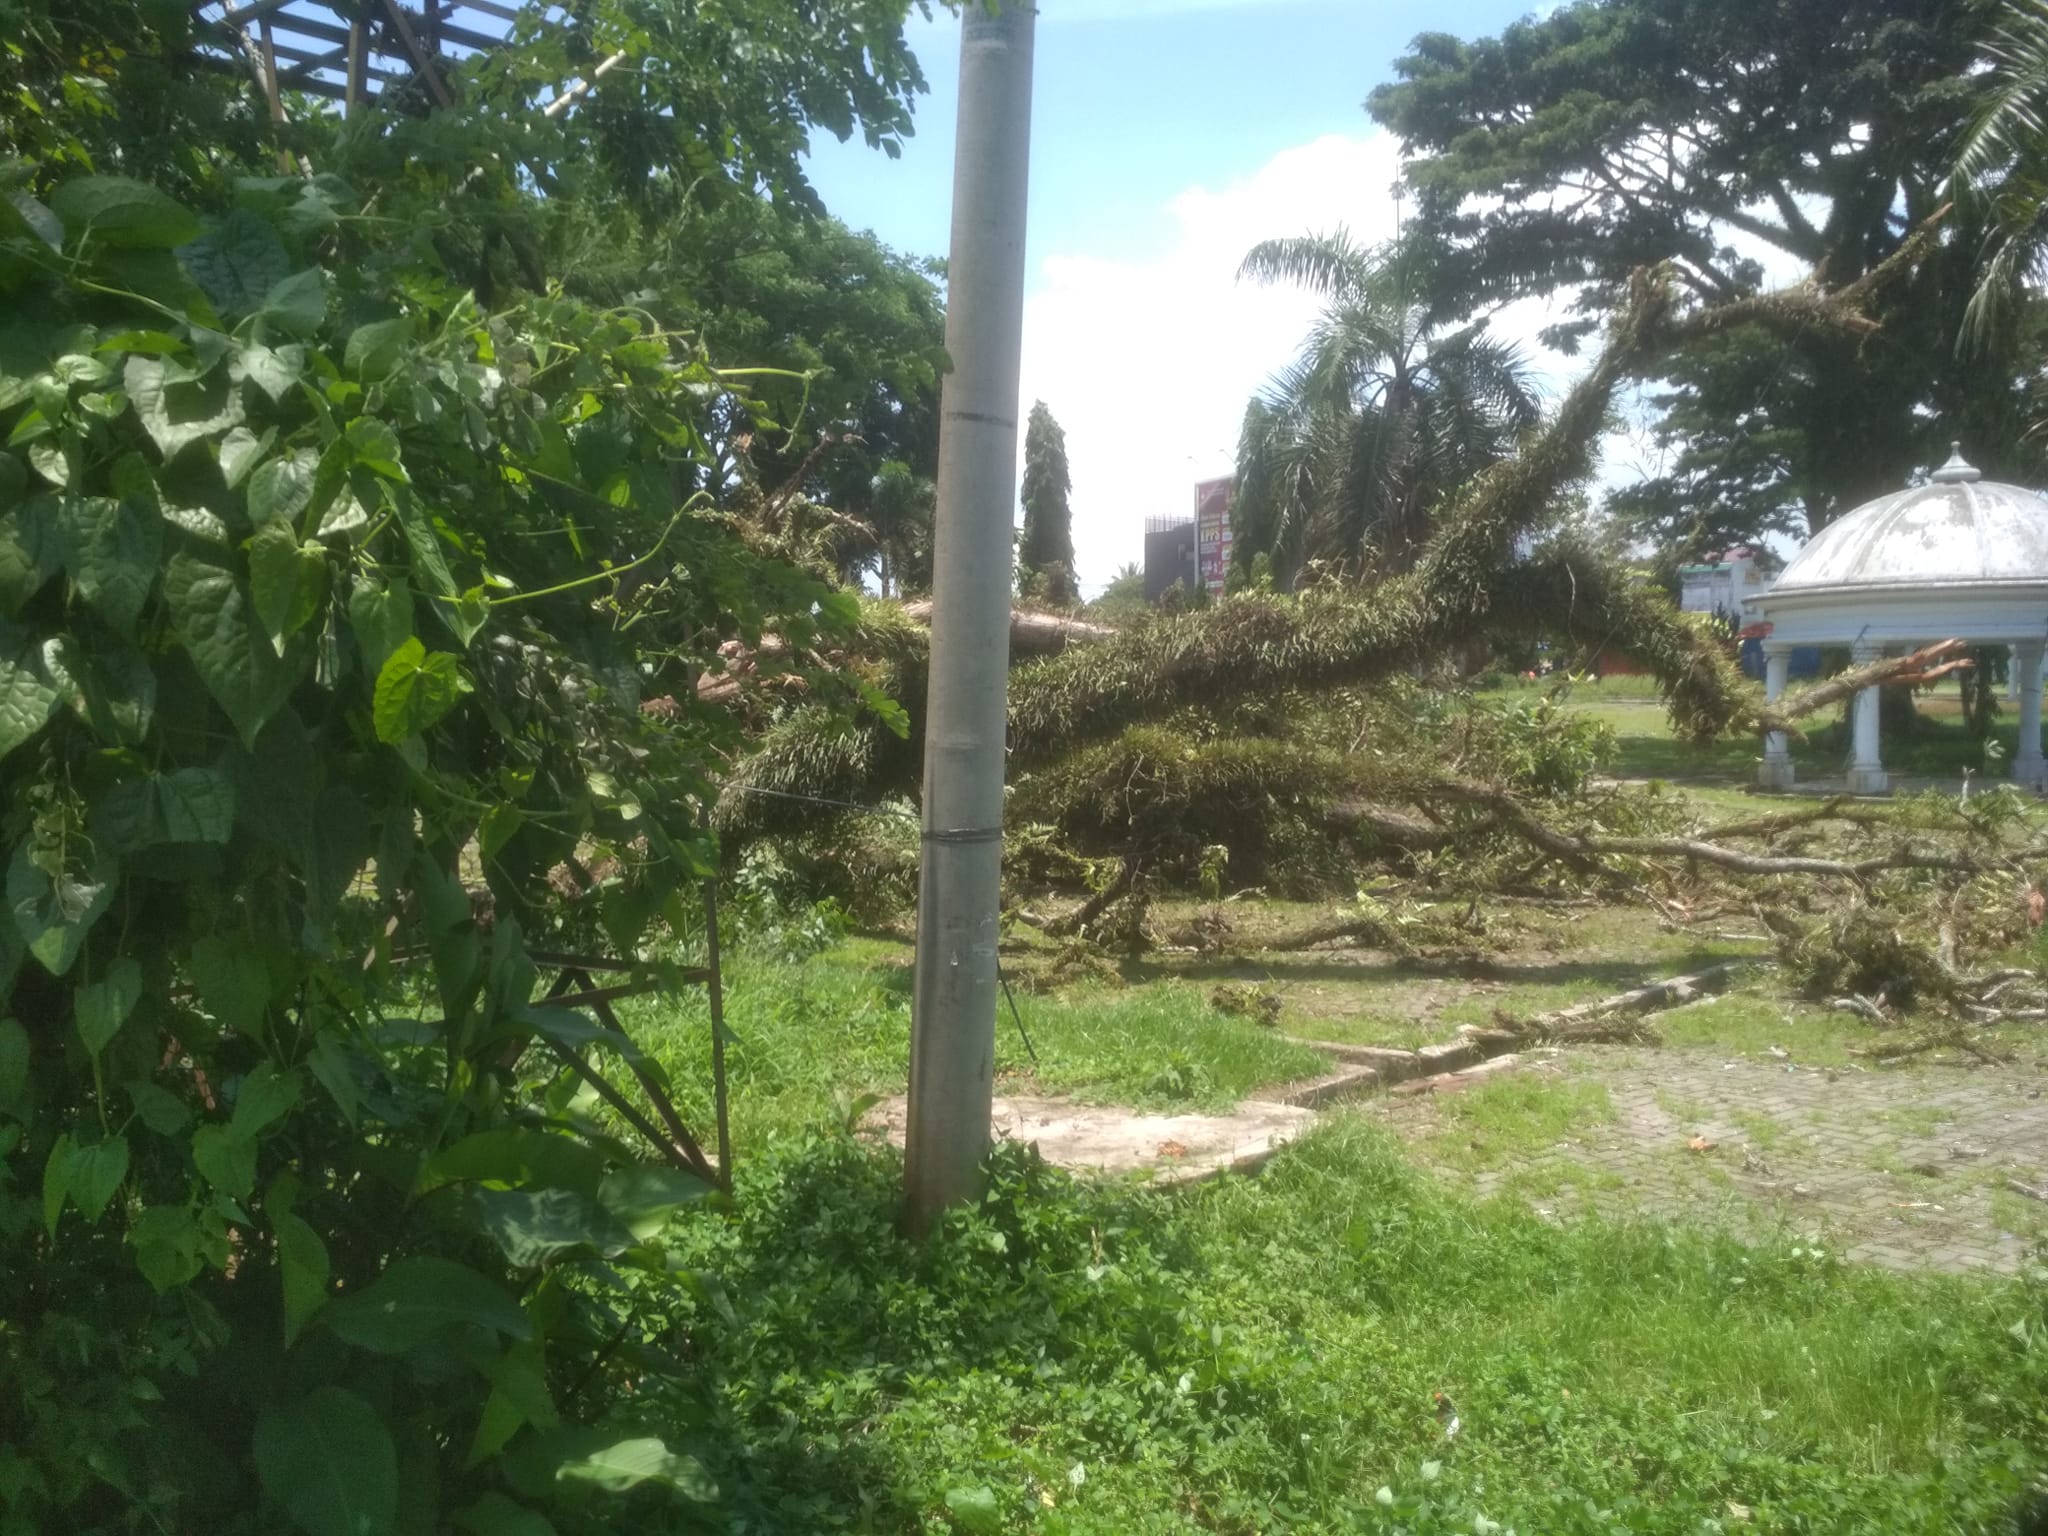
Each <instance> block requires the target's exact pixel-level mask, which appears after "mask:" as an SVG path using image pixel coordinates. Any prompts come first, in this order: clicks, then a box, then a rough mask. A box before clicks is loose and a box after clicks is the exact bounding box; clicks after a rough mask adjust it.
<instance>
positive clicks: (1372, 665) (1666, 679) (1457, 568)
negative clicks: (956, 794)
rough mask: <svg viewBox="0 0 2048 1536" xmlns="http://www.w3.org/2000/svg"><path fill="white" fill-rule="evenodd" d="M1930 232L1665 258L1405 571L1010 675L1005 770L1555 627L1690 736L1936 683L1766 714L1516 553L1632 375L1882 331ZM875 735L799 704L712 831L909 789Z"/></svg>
mask: <svg viewBox="0 0 2048 1536" xmlns="http://www.w3.org/2000/svg"><path fill="white" fill-rule="evenodd" d="M1931 238H1932V236H1931V225H1930V227H1928V228H1923V229H1922V230H1921V231H1920V232H1919V233H1918V234H1917V235H1916V236H1915V237H1914V238H1913V239H1912V240H1909V241H1908V242H1906V244H1905V245H1904V246H1902V247H1901V249H1900V251H1899V252H1898V253H1897V254H1896V255H1894V256H1893V257H1892V258H1891V259H1890V260H1888V261H1887V262H1885V263H1884V264H1882V265H1881V266H1880V267H1879V268H1877V269H1875V270H1874V271H1873V272H1871V273H1870V274H1869V275H1868V276H1866V277H1865V278H1863V279H1860V280H1859V281H1858V282H1857V283H1855V284H1852V285H1850V286H1848V287H1846V288H1842V289H1837V290H1832V291H1830V290H1826V289H1824V288H1822V287H1821V285H1820V283H1819V282H1818V280H1814V281H1809V282H1807V283H1804V284H1801V285H1799V286H1797V287H1795V288H1792V289H1788V290H1784V291H1781V292H1778V293H1773V294H1765V295H1759V296H1756V297H1753V298H1748V299H1742V300H1738V301H1735V302H1734V303H1732V304H1729V305H1724V306H1719V307H1717V308H1711V309H1706V310H1698V311H1692V312H1683V311H1681V310H1679V309H1678V307H1677V305H1676V303H1675V301H1674V298H1673V292H1672V283H1671V277H1670V274H1669V272H1668V270H1666V269H1663V268H1652V269H1646V270H1644V271H1642V272H1639V273H1638V274H1637V276H1636V278H1635V280H1634V281H1633V282H1632V284H1631V286H1630V293H1629V297H1628V301H1627V303H1626V305H1625V306H1624V308H1623V311H1622V313H1621V314H1620V315H1619V316H1618V317H1617V318H1616V320H1615V322H1614V324H1613V325H1612V326H1611V328H1610V330H1609V332H1608V335H1607V338H1606V341H1605V344H1604V345H1603V347H1602V349H1601V351H1600V353H1599V355H1598V356H1597V357H1596V358H1595V360H1594V362H1593V364H1592V366H1591V367H1590V368H1589V369H1588V370H1587V372H1586V374H1585V375H1584V376H1583V377H1581V378H1580V379H1579V380H1578V382H1577V383H1576V384H1574V385H1573V387H1572V388H1571V389H1570V390H1569V391H1568V392H1567V394H1566V395H1565V397H1564V399H1563V400H1562V401H1561V402H1560V403H1559V405H1558V407H1557V408H1556V410H1555V411H1554V412H1553V413H1552V414H1551V416H1550V417H1549V418H1548V419H1547V420H1546V421H1545V422H1544V424H1543V425H1542V426H1541V427H1539V428H1538V429H1537V430H1536V431H1535V432H1533V433H1531V434H1530V436H1529V438H1528V439H1527V440H1526V442H1525V443H1524V445H1523V446H1522V448H1521V450H1520V451H1519V452H1518V453H1517V454H1516V455H1515V456H1514V457H1513V458H1511V459H1508V460H1505V461H1503V462H1501V463H1500V464H1497V465H1495V466H1494V467H1493V468H1492V469H1490V470H1488V471H1487V472H1486V473H1485V474H1483V475H1482V476H1480V477H1479V478H1478V479H1477V480H1476V481H1475V482H1474V484H1473V485H1472V486H1471V487H1470V488H1469V490H1468V491H1467V492H1466V493H1465V494H1464V495H1463V496H1462V497H1461V498H1460V499H1459V500H1458V502H1457V503H1456V504H1455V505H1453V506H1452V507H1450V508H1449V509H1448V510H1447V511H1446V512H1445V514H1444V516H1443V517H1442V519H1441V521H1440V524H1439V528H1438V531H1437V532H1436V533H1435V534H1434V535H1433V536H1432V537H1431V539H1430V540H1429V542H1428V544H1427V545H1426V546H1425V547H1424V549H1423V552H1422V554H1421V557H1420V558H1419V560H1418V562H1417V564H1416V566H1415V568H1414V569H1413V570H1412V571H1411V572H1409V573H1408V574H1406V575H1403V576H1399V577H1395V578H1393V579H1390V580H1388V581H1385V582H1383V583H1381V584H1379V585H1378V586H1375V587H1373V588H1372V589H1370V591H1368V592H1364V593H1358V592H1351V591H1324V592H1316V593H1311V594H1308V595H1305V596H1302V597H1292V598H1289V597H1274V596H1267V595H1257V594H1248V595H1243V596H1238V597H1234V598H1228V599H1225V600H1223V601H1221V602H1219V603H1217V604H1215V605H1214V606H1212V607H1210V608H1208V609H1205V610H1200V611H1197V612H1193V613H1188V614H1183V615H1178V616H1172V617H1161V618H1158V619H1154V620H1151V621H1149V622H1146V623H1144V624H1141V625H1137V626H1133V627H1132V628H1131V629H1129V630H1128V631H1123V632H1119V633H1117V634H1116V635H1115V636H1114V637H1109V638H1104V639H1102V640H1100V641H1099V642H1098V643H1095V644H1090V645H1086V646H1079V647H1073V648H1070V649H1066V650H1064V651H1063V652H1062V653H1061V654H1059V655H1057V656H1053V657H1050V658H1047V659H1042V660H1037V661H1033V662H1029V663H1026V664H1025V665H1023V666H1020V667H1018V668H1017V669H1016V670H1015V671H1014V672H1013V673H1012V675H1011V679H1010V700H1009V703H1010V710H1009V716H1010V731H1009V739H1010V751H1011V762H1012V766H1013V768H1015V769H1023V768H1028V767H1030V766H1033V765H1035V764H1042V763H1045V762H1049V761H1051V760H1053V759H1055V758H1057V757H1059V756H1060V755H1062V754H1064V753H1067V752H1070V751H1072V750H1073V749H1074V748H1076V747H1078V746H1080V745H1082V744H1085V743H1087V742H1090V741H1100V740H1103V739H1105V738H1106V737H1109V736H1113V735H1115V734H1116V733H1118V732H1119V731H1121V730H1123V729H1124V728H1126V727H1127V726H1130V725H1132V724H1135V723H1138V722H1141V721H1145V720H1153V719H1158V718H1160V717H1161V716H1163V715H1165V714H1168V713H1170V712H1172V711H1173V710H1176V709H1179V708H1183V707H1186V706H1189V705H1213V704H1215V703H1217V702H1218V701H1222V700H1229V699H1234V698H1242V697H1245V696H1248V695H1257V694H1261V693H1274V692H1278V691H1280V690H1284V689H1287V688H1303V689H1313V688H1326V687H1335V686H1342V685H1359V684H1368V683H1372V682H1374V681H1377V680H1379V679H1382V678H1385V677H1388V676H1390V675H1392V674H1394V673H1396V672H1401V671H1405V670H1407V669H1410V668H1413V667H1415V666H1417V665H1418V664H1425V663H1427V662H1429V661H1430V660H1432V659H1434V658H1435V657H1438V656H1440V655H1442V654H1443V653H1444V652H1445V650H1446V649H1447V648H1448V647H1450V646H1451V645H1453V644H1454V643H1459V642H1463V641H1467V640H1470V639H1472V638H1474V637H1475V636H1486V635H1529V634H1547V635H1563V636H1566V637H1568V638H1569V639H1571V640H1573V641H1575V642H1578V643H1581V644H1585V645H1588V646H1591V645H1594V644H1598V643H1608V644H1614V645H1618V646H1620V647H1621V648H1622V649H1624V650H1626V651H1628V652H1629V653H1630V654H1631V655H1634V656H1636V657H1637V658H1638V659H1640V660H1641V661H1642V662H1643V663H1644V664H1646V665H1647V666H1648V667H1649V668H1650V669H1651V671H1652V672H1653V673H1654V675H1655V676H1656V677H1657V679H1658V682H1659V684H1660V686H1661V687H1662V689H1663V691H1664V693H1665V696H1666V699H1667V701H1668V703H1669V705H1670V708H1671V712H1672V716H1673V719H1674V721H1675V723H1676V724H1677V726H1678V728H1679V729H1680V730H1681V731H1682V732H1683V733H1684V734H1685V735H1686V736H1687V737H1689V738H1691V739H1696V740H1705V739H1711V738H1712V737H1714V736H1716V735H1720V734H1724V733H1726V732H1729V731H1731V730H1739V729H1745V728H1748V729H1756V728H1763V727H1768V728H1772V729H1780V728H1785V727H1787V726H1789V725H1790V724H1791V723H1792V722H1793V721H1796V720H1797V719H1799V718H1801V717H1802V715H1804V714H1806V713H1810V712H1811V711H1812V710H1813V709H1816V708H1820V707H1823V705H1824V704H1825V703H1827V702H1831V701H1832V700H1833V699H1835V698H1839V697H1840V696H1841V693H1840V691H1839V690H1841V689H1843V688H1854V687H1861V686H1869V685H1870V684H1872V683H1876V682H1882V681H1886V680H1889V679H1896V678H1908V677H1924V676H1926V675H1929V673H1930V670H1931V668H1933V667H1936V666H1942V665H1945V664H1946V661H1945V657H1946V655H1947V652H1946V651H1943V652H1942V653H1941V656H1939V657H1936V658H1934V659H1932V660H1930V659H1929V658H1928V657H1926V656H1924V655H1923V656H1919V657H1901V658H1893V659H1890V660H1887V661H1884V662H1880V663H1877V664H1875V665H1874V666H1872V667H1869V668H1864V669H1861V670H1860V671H1859V673H1858V674H1857V675H1856V676H1855V677H1854V678H1852V679H1849V680H1848V681H1847V682H1846V683H1845V682H1844V681H1843V680H1840V679H1838V680H1835V681H1834V682H1832V683H1829V684H1823V685H1821V687H1820V688H1819V689H1809V690H1806V693H1805V694H1804V695H1800V696H1794V697H1791V698H1788V699H1786V700H1783V701H1780V702H1779V703H1777V704H1776V705H1775V706H1771V707H1767V706H1766V705H1765V704H1764V702H1763V700H1762V698H1761V696H1760V692H1759V690H1758V689H1757V688H1756V687H1755V686H1754V685H1753V684H1751V683H1749V682H1748V681H1747V680H1745V679H1744V678H1742V676H1741V675H1740V673H1739V671H1738V670H1737V668H1736V667H1735V664H1734V661H1733V659H1732V657H1730V656H1729V654H1728V653H1727V651H1726V649H1725V648H1724V647H1723V645H1722V644H1721V642H1720V640H1719V637H1718V636H1717V635H1715V634H1713V633H1711V632H1710V631H1709V630H1707V629H1706V628H1705V627H1704V626H1702V625H1699V624H1697V623H1695V622H1693V621H1692V620H1690V619H1689V618H1687V617H1685V616H1682V615H1680V614H1678V613H1677V611H1676V610H1675V609H1674V608H1673V607H1672V605H1671V604H1670V602H1669V600H1668V599H1667V598H1665V597H1664V596H1663V595H1662V594H1661V593H1657V592H1654V591H1652V590H1650V589H1649V588H1648V587H1647V586H1646V585H1645V584H1643V583H1641V582H1639V581H1636V580H1634V579H1633V578H1631V577H1629V576H1628V575H1627V574H1626V573H1624V572H1622V571H1620V570H1619V569H1617V568H1615V567H1614V566H1612V565H1611V564H1608V563H1605V562H1603V561H1601V560H1599V559H1597V558H1596V557H1594V556H1593V555H1592V554H1591V553H1590V552H1588V551H1585V550H1581V549H1577V548H1574V547H1572V546H1570V545H1568V544H1553V545H1551V546H1546V547H1545V548H1543V549H1540V550H1538V551H1537V552H1536V553H1534V554H1533V555H1530V556H1527V557H1523V556H1522V555H1521V553H1520V550H1521V547H1522V546H1523V545H1525V544H1526V542H1527V540H1528V539H1529V538H1531V537H1532V536H1534V535H1536V534H1538V533H1539V532H1540V531H1541V530H1542V529H1543V528H1544V527H1545V526H1546V524H1547V523H1548V521H1549V519H1550V518H1551V516H1552V515H1553V509H1554V508H1555V507H1557V506H1559V505H1561V504H1562V503H1563V502H1564V500H1565V499H1566V497H1567V496H1568V494H1569V493H1570V492H1571V491H1572V490H1573V489H1574V488H1575V487H1577V486H1579V485H1581V484H1583V483H1584V482H1585V481H1586V479H1587V478H1588V477H1589V476H1590V475H1591V473H1592V470H1593V468H1594V455H1595V445H1596V442H1597V439H1598V436H1599V433H1600V430H1601V428H1602V426H1603V425H1604V423H1605V421H1606V419H1607V415H1608V412H1609V409H1610V407H1611V405H1612V400H1613V394H1614V391H1615V389H1616V388H1617V387H1618V386H1619V385H1620V384H1621V383H1622V382H1623V381H1624V380H1626V379H1628V378H1630V377H1635V376H1639V375H1641V374H1642V373H1644V372H1645V371H1647V370H1649V369H1650V368H1652V367H1653V366H1654V365H1655V364H1656V363H1657V361H1658V360H1659V359H1661V358H1663V357H1665V356H1668V355H1669V354H1670V353H1671V352H1672V351H1673V350H1675V349H1678V348H1681V347H1684V346H1686V345H1689V344H1691V343H1692V342H1694V341H1697V340H1699V339H1701V338H1703V337H1708V336H1712V335H1715V334H1718V333H1719V332H1721V331H1724V330H1726V329H1727V328H1729V327H1731V326H1734V325H1743V324H1768V325H1775V326H1785V327H1790V328H1793V329H1797V330H1802V331H1826V330H1835V331H1838V332H1840V333H1842V334H1845V335H1851V336H1854V335H1860V334H1862V333H1864V332H1866V331H1867V330H1868V329H1869V328H1870V325H1871V322H1870V321H1869V320H1868V318H1867V317H1866V316H1865V315H1864V314H1863V312H1862V309H1861V307H1860V306H1861V304H1862V303H1863V301H1864V300H1865V299H1867V297H1868V296H1869V294H1870V293H1871V292H1873V291H1874V290H1875V288H1876V287H1877V286H1878V285H1880V284H1881V283H1883V282H1887V281H1891V280H1893V279H1894V278H1895V277H1896V276H1897V275H1898V274H1900V273H1902V272H1904V271H1906V270H1908V269H1910V268H1911V267H1912V266H1913V265H1914V264H1916V263H1917V262H1918V261H1919V260H1921V259H1922V257H1924V255H1925V253H1926V251H1927V249H1928V248H1929V245H1930V243H1931ZM890 682H891V689H890V691H892V692H893V693H894V694H895V696H896V697H898V698H901V699H904V700H906V701H908V702H911V703H913V704H914V703H915V702H916V701H918V700H919V699H920V698H921V696H922V693H923V685H924V676H923V667H922V665H921V660H920V658H917V657H914V656H904V657H902V658H900V663H899V665H898V666H897V667H896V669H895V673H894V676H893V677H892V678H891V680H890ZM1830 690H1835V691H1830ZM819 714H820V715H821V714H822V712H819ZM882 734H885V733H883V732H882V731H881V730H880V728H879V727H878V726H876V725H873V724H864V725H860V726H856V727H854V728H851V729H846V728H843V727H840V726H837V725H834V724H832V723H830V722H827V721H824V720H823V719H821V718H816V717H808V718H807V717H806V712H804V711H798V712H796V714H795V715H794V716H793V717H792V718H790V719H789V720H787V721H786V722H784V723H783V724H781V725H780V726H778V727H777V728H776V729H775V730H774V731H772V732H771V733H770V734H769V735H768V737H767V738H766V739H765V740H764V741H763V742H762V744H761V746H760V748H759V750H757V751H756V752H754V753H753V754H752V755H750V756H749V757H747V758H745V759H743V760H742V761H741V762H739V763H738V764H736V765H735V768H734V772H733V774H732V777H731V780H730V783H731V786H732V788H733V789H734V790H735V791H736V793H734V794H733V795H731V796H729V797H727V799H726V800H725V801H723V802H722V803H721V806H720V811H719V818H720V826H721V829H722V830H723V831H725V832H726V833H727V834H728V835H731V836H737V837H744V836H747V835H754V834H759V833H764V832H772V831H779V830H789V829H791V828H793V827H796V826H799V825H801V816H802V814H803V813H802V812H800V811H798V810H797V809H796V808H795V807H793V806H792V805H791V803H790V802H787V801H780V800H776V799H773V798H771V797H769V796H762V795H751V794H749V793H747V791H748V790H749V789H752V788H756V787H758V788H763V789H769V790H773V791H777V792H778V793H783V794H787V793H799V792H803V791H804V790H805V789H807V788H808V789H809V791H810V792H812V793H816V794H824V795H830V796H834V797H838V798H850V799H875V798H879V797H880V796H882V795H885V794H890V793H901V792H904V791H906V790H909V789H911V788H912V787H913V786H914V784H915V777H916V773H917V765H918V763H919V761H920V758H921V755H922V754H921V751H920V750H919V743H918V741H917V739H916V726H915V722H914V720H913V724H912V728H911V731H910V734H909V736H908V737H907V738H905V739H903V740H901V741H900V742H896V743H893V744H892V743H890V742H885V741H880V740H877V739H876V738H877V737H878V736H880V735H882Z"/></svg>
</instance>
